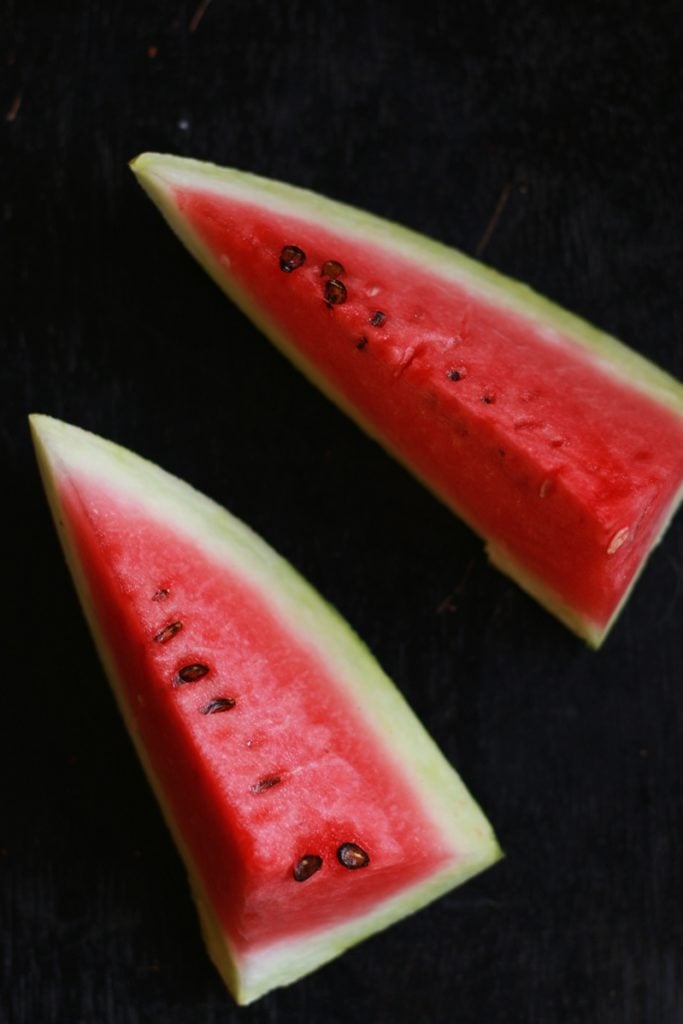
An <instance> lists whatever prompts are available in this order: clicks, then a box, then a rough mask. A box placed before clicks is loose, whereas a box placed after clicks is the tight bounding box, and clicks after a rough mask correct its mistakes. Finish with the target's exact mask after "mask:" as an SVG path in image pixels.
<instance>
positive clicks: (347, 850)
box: [152, 257, 370, 882]
mask: <svg viewBox="0 0 683 1024" xmlns="http://www.w3.org/2000/svg"><path fill="white" fill-rule="evenodd" d="M304 258H305V257H304ZM364 340H365V341H366V342H367V338H366V339H364ZM168 596H169V590H168V589H167V588H165V587H164V588H161V589H159V590H157V591H156V593H155V594H154V595H153V596H152V600H153V601H160V600H166V598H167V597H168ZM182 628H183V623H182V622H181V620H180V619H176V620H174V621H173V622H169V623H168V624H167V625H166V626H164V627H163V629H161V630H159V632H158V633H156V634H155V635H154V641H155V643H158V644H165V643H168V641H169V640H171V639H172V638H173V637H174V636H176V635H177V634H178V633H179V632H180V630H181V629H182ZM208 673H209V666H208V665H205V664H204V663H203V662H192V663H189V664H187V665H184V666H183V667H182V668H181V669H179V670H178V675H177V677H176V679H175V683H176V684H177V685H181V684H184V683H195V682H197V681H198V680H199V679H203V678H204V676H206V675H208ZM235 704H236V701H235V699H234V697H216V698H214V699H213V700H211V701H209V703H208V704H205V705H204V707H203V708H202V709H201V710H202V714H203V715H214V714H218V713H220V712H223V711H229V710H230V709H231V708H234V707H235ZM281 782H282V776H281V775H265V776H263V778H261V779H259V780H258V781H257V782H255V783H254V784H253V785H252V786H251V791H252V793H255V794H259V793H265V792H267V791H268V790H269V789H273V788H274V787H275V786H278V785H279V784H280V783H281ZM337 860H338V861H339V863H340V864H341V865H342V867H345V868H348V870H350V871H357V870H358V869H359V868H364V867H367V866H368V864H369V863H370V856H369V854H368V853H367V852H366V851H365V850H364V849H363V848H362V846H359V845H358V844H357V843H351V842H347V843H342V844H341V846H339V847H338V848H337ZM322 866H323V859H322V857H320V856H319V855H318V854H317V853H306V854H304V856H303V857H300V858H299V860H298V861H297V862H296V864H295V865H294V867H293V869H292V877H293V878H294V880H295V881H296V882H305V881H306V880H307V879H309V878H311V877H312V876H313V875H314V874H316V872H318V871H319V870H320V869H321V867H322Z"/></svg>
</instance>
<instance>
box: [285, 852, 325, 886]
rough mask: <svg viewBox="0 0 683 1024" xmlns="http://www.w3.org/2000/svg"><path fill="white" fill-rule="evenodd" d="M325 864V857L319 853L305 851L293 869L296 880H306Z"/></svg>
mask: <svg viewBox="0 0 683 1024" xmlns="http://www.w3.org/2000/svg"><path fill="white" fill-rule="evenodd" d="M322 866H323V859H322V857H319V856H318V855H317V853H305V854H304V855H303V857H300V858H299V860H298V861H297V862H296V864H295V865H294V867H293V869H292V874H293V875H294V881H295V882H305V881H306V879H307V878H310V877H311V875H314V874H315V873H316V871H320V869H321V867H322Z"/></svg>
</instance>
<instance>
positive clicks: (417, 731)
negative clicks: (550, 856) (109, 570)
mask: <svg viewBox="0 0 683 1024" xmlns="http://www.w3.org/2000/svg"><path fill="white" fill-rule="evenodd" d="M31 427H32V432H33V437H34V443H35V447H36V453H37V457H38V462H39V466H40V470H41V474H42V477H43V481H44V484H45V488H46V492H47V495H48V500H49V502H50V506H51V509H52V512H53V516H54V519H55V523H56V525H57V528H58V531H59V534H60V538H61V541H62V544H63V547H64V551H65V555H66V559H67V562H68V564H69V567H70V569H71V572H72V575H73V578H74V582H75V584H76V587H77V590H78V593H79V597H80V599H81V603H82V605H83V608H84V611H85V614H86V617H87V619H88V622H89V624H90V627H91V629H92V632H93V636H94V638H95V641H96V643H97V646H98V649H99V651H100V654H101V657H102V660H103V663H104V665H105V668H106V671H107V674H108V675H109V678H110V681H111V683H112V686H113V689H114V692H115V694H116V696H117V700H118V702H119V705H120V707H121V710H122V713H123V715H124V718H125V720H126V723H127V725H128V727H129V729H130V731H131V736H132V738H133V740H134V742H135V744H136V747H137V749H138V753H139V755H140V758H141V760H142V763H143V765H144V767H145V770H146V772H147V775H148V777H149V779H150V782H151V784H152V786H153V788H154V790H155V792H156V795H157V797H158V799H159V801H160V803H161V806H162V809H163V811H164V814H165V816H166V819H167V822H168V824H169V826H170V829H171V831H172V833H173V836H174V838H175V840H176V842H177V844H178V847H179V849H180V852H181V854H182V856H183V858H184V860H185V863H186V866H187V869H188V872H189V874H190V881H191V885H192V890H193V893H194V897H195V900H196V902H197V906H198V910H199V914H200V918H201V922H202V928H203V932H204V936H205V939H206V942H207V945H208V948H209V952H210V955H211V957H212V959H213V960H214V962H215V963H216V965H217V967H218V969H219V971H220V972H221V974H222V976H223V978H224V980H225V982H226V984H227V985H228V987H229V988H230V989H231V991H232V992H233V994H234V996H235V998H236V1000H237V1001H238V1002H240V1003H248V1002H251V1001H253V1000H254V999H256V998H258V997H259V996H260V995H263V994H264V993H265V992H267V991H268V990H270V989H271V988H274V987H276V986H279V985H285V984H288V983H290V982H292V981H294V980H296V979H297V978H299V977H301V976H302V975H303V974H306V973H308V972H310V971H312V970H314V969H315V968H316V967H318V966H320V965H321V964H323V963H325V962H326V961H328V960H330V959H332V958H333V957H335V956H337V955H338V954H339V953H341V952H342V951H343V950H344V949H346V948H348V947H349V946H351V945H353V944H354V943H356V942H359V941H360V940H361V939H363V938H365V937H367V936H368V935H370V934H372V933H373V932H376V931H378V930H379V929H382V928H385V927H386V926H387V925H389V924H391V923H392V922H393V921H396V920H398V919H399V918H401V917H404V916H405V915H406V914H408V913H411V912H412V911H414V910H417V909H418V908H420V907H422V906H424V905H425V904H426V903H428V902H430V901H431V900H433V899H435V898H436V897H438V896H440V895H441V894H442V893H444V892H446V891H448V890H449V889H451V888H453V887H455V886H456V885H459V884H461V883H462V882H464V881H465V880H466V879H468V878H469V877H471V876H472V875H474V874H476V873H477V872H479V871H481V870H483V869H484V868H486V867H488V866H489V865H490V864H492V863H494V862H495V861H496V860H497V859H498V858H499V857H500V856H501V852H500V848H499V846H498V844H497V842H496V839H495V837H494V835H493V832H492V830H491V827H490V825H489V824H488V822H487V820H486V818H485V817H484V815H483V813H482V811H481V810H480V808H479V807H478V805H477V804H476V803H475V801H474V800H473V799H472V797H471V796H470V794H469V793H468V791H467V789H466V788H465V786H464V785H463V783H462V781H461V780H460V778H459V776H458V775H457V774H456V772H455V771H454V770H453V768H452V767H451V766H450V765H449V764H448V762H447V761H446V759H445V758H444V757H443V755H442V754H441V752H440V751H439V750H438V748H437V747H436V745H435V744H434V742H433V740H432V739H431V737H430V736H429V735H428V733H427V732H426V731H425V730H424V728H423V727H422V726H421V725H420V723H419V722H418V720H417V719H416V718H415V716H414V715H413V713H412V712H411V710H410V708H409V707H408V705H407V704H406V702H405V701H404V699H403V698H402V696H401V695H400V693H399V692H398V690H397V689H396V687H395V686H394V685H393V683H392V682H391V681H390V680H389V679H388V677H387V676H386V675H385V674H384V672H383V671H382V670H381V668H380V667H379V665H378V664H377V662H376V661H375V659H374V658H373V657H372V655H371V654H370V652H369V651H368V649H367V648H366V647H365V645H364V644H363V643H362V642H361V641H360V639H359V638H358V636H357V635H356V634H355V633H354V632H353V630H352V629H351V628H350V627H349V625H348V624H347V623H346V622H345V621H344V620H343V619H342V618H341V616H340V615H339V614H338V613H337V612H336V611H335V610H334V609H333V608H332V607H331V606H330V605H329V604H328V603H327V602H325V601H324V600H323V599H322V598H321V597H320V595H318V594H317V593H316V592H315V591H314V590H313V589H312V587H310V586H309V584H307V583H306V582H305V580H303V579H302V577H301V576H299V574H298V573H297V572H296V571H295V570H294V569H293V568H292V566H291V565H290V564H289V563H288V562H286V561H285V560H284V559H283V558H281V557H280V556H279V555H277V554H276V553H275V552H274V551H273V550H272V548H270V547H269V546H268V545H267V544H266V543H265V541H263V540H262V539H261V538H260V537H258V536H257V535H256V534H255V533H254V532H253V531H252V530H250V529H249V528H248V527H247V526H246V525H245V524H244V523H242V522H240V521H239V520H238V519H236V518H235V517H234V516H232V515H230V513H228V512H227V511H226V510H225V509H223V508H221V507H220V506H219V505H217V504H216V503H215V502H213V501H211V500H210V499H209V498H206V497H205V496H204V495H202V494H200V493H199V492H198V491H195V490H194V489H193V488H192V487H190V486H189V485H188V484H186V483H183V482H182V481H181V480H178V479H177V478H176V477H173V476H171V475H170V474H168V473H166V472H164V471H163V470H161V469H160V468H159V467H158V466H156V465H154V464H153V463H151V462H147V461H146V460H144V459H142V458H140V457H139V456H137V455H134V454H132V453H131V452H129V451H127V450H125V449H123V448H121V447H119V446H117V445H115V444H113V443H111V442H109V441H105V440H103V439H102V438H99V437H97V436H95V435H93V434H90V433H88V432H86V431H83V430H80V429H79V428H77V427H73V426H69V425H67V424H65V423H62V422H60V421H58V420H54V419H51V418H50V417H47V416H41V415H34V416H32V417H31ZM78 479H82V480H83V479H87V480H89V481H92V482H93V483H96V484H98V485H101V486H103V487H104V488H106V489H107V490H108V491H109V493H111V494H112V496H116V497H117V498H123V499H130V500H131V502H134V503H135V504H136V505H137V506H138V507H141V508H144V509H145V511H146V512H147V513H148V514H149V515H150V516H152V517H155V518H157V519H158V520H159V522H160V523H163V525H164V527H165V528H167V529H168V528H170V529H175V530H177V531H178V532H179V533H181V534H183V535H184V536H185V537H187V538H188V540H191V541H192V543H194V544H196V545H197V546H198V547H200V548H201V549H203V550H204V551H205V552H206V553H207V555H209V556H210V557H211V558H212V559H214V560H215V562H216V564H217V565H225V566H227V567H229V568H230V569H231V570H232V571H234V572H237V573H239V574H240V575H241V576H242V577H243V578H244V579H245V580H247V581H248V582H249V583H251V584H252V585H253V587H254V588H255V589H256V590H257V591H258V592H259V593H260V594H261V595H262V598H263V601H264V602H267V603H268V605H269V607H270V609H271V610H272V612H273V613H274V614H275V615H276V616H277V617H278V618H279V620H280V621H281V622H282V623H283V625H284V626H285V628H286V629H287V630H288V631H290V632H291V633H292V634H293V636H294V637H296V638H297V639H298V640H299V641H303V642H304V643H305V644H306V646H307V647H308V648H309V649H311V650H312V651H313V652H314V653H315V654H316V656H317V657H320V658H321V659H322V660H323V661H324V663H325V664H326V665H327V666H328V668H329V671H330V674H331V675H332V676H333V677H334V678H335V679H336V680H337V681H338V685H339V689H340V698H343V699H344V700H345V701H347V700H349V699H350V700H351V701H353V704H354V706H356V707H357V708H358V709H359V710H360V713H361V714H362V716H363V718H364V719H365V721H366V724H367V727H368V729H369V730H370V732H371V733H372V734H374V735H375V737H376V738H377V742H378V743H379V744H381V747H382V749H383V750H384V751H385V752H386V754H387V756H388V757H389V758H390V759H391V760H392V761H393V763H394V765H395V770H396V771H397V772H399V773H400V774H401V776H402V777H403V778H404V780H405V781H406V783H407V784H408V785H409V787H410V788H411V789H412V791H413V792H414V793H415V794H416V795H417V797H418V799H419V801H420V804H421V806H422V808H423V811H424V813H425V815H426V816H427V818H429V819H431V821H432V822H433V825H434V828H435V829H436V831H437V832H438V834H439V836H440V837H441V838H442V839H443V842H444V845H445V846H447V847H448V848H450V849H451V850H452V857H451V858H450V859H449V860H448V861H447V862H446V864H445V865H443V864H442V865H441V866H440V868H439V869H438V870H437V871H436V872H435V873H434V874H432V875H431V876H430V877H429V878H427V879H424V880H423V881H421V882H419V883H418V884H414V885H411V886H409V887H408V888H406V889H405V890H404V891H402V892H400V893H398V894H397V895H395V896H392V897H391V898H389V899H384V900H382V901H381V902H379V903H378V904H377V905H376V906H375V907H374V908H373V909H372V910H371V911H370V912H368V913H364V914H362V915H360V916H358V917H356V918H354V919H352V920H346V919H345V920H342V921H340V922H339V923H338V924H336V925H334V926H333V927H330V928H326V929H325V930H322V931H318V932H312V933H310V934H308V935H305V934H304V935H300V934H299V935H296V936H294V937H293V938H291V939H288V940H282V941H278V942H275V943H272V944H271V945H268V946H260V947H259V948H258V949H256V950H254V951H253V952H247V953H243V952H240V953H239V954H237V953H236V952H235V950H234V949H232V948H231V943H230V938H229V936H227V935H226V934H225V933H224V931H223V929H222V928H221V925H220V923H219V920H218V918H217V916H216V914H215V913H214V911H213V909H212V907H211V904H210V901H209V900H208V898H207V896H206V892H205V888H204V885H203V881H202V879H201V877H200V876H199V874H198V872H197V870H196V868H195V865H194V864H193V862H192V856H191V854H190V852H189V850H188V848H187V844H186V842H185V840H184V838H183V828H182V822H181V821H175V820H173V817H172V815H171V814H170V811H169V806H168V802H167V801H166V799H165V794H164V792H163V789H162V787H161V786H160V784H159V781H158V779H157V777H156V773H155V769H154V765H153V764H151V763H150V762H149V759H148V757H147V755H146V751H145V747H144V743H143V741H142V739H141V737H140V736H139V735H137V734H136V730H135V728H134V726H133V716H132V713H131V709H129V708H128V707H127V704H126V699H125V696H124V694H125V688H124V686H123V685H122V681H121V680H120V679H119V677H118V673H117V669H116V663H115V658H114V656H113V652H112V651H111V650H110V649H109V645H108V644H107V642H106V640H105V638H104V636H103V632H102V630H101V628H100V626H99V623H98V621H97V616H96V611H95V609H94V607H93V603H92V601H91V599H90V594H89V589H88V585H87V582H86V580H85V576H84V573H83V569H82V567H81V565H80V564H79V559H78V556H77V553H76V547H75V545H74V542H73V539H72V537H71V534H70V529H69V523H68V520H67V517H66V514H65V510H64V508H63V506H62V503H61V501H60V496H59V495H60V488H61V486H62V485H63V484H64V483H66V482H67V481H69V480H73V481H74V482H77V481H78Z"/></svg>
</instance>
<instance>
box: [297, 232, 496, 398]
mask: <svg viewBox="0 0 683 1024" xmlns="http://www.w3.org/2000/svg"><path fill="white" fill-rule="evenodd" d="M305 262H306V253H305V252H304V251H303V249H301V248H299V246H298V245H285V246H283V248H282V249H281V251H280V269H281V270H282V271H284V272H285V273H287V274H290V273H291V272H292V271H293V270H298V268H299V267H302V266H303V265H304V263H305ZM345 273H346V270H345V268H344V265H343V264H342V263H340V262H339V260H334V259H330V260H326V261H325V262H324V263H323V265H322V267H321V268H320V276H321V277H325V278H327V280H326V281H325V286H324V297H325V304H326V306H327V307H328V308H329V309H331V308H332V307H333V306H341V305H343V304H344V303H345V302H346V300H347V298H348V293H347V291H346V285H345V284H344V282H343V281H341V280H340V278H341V276H342V274H345ZM386 319H387V314H386V313H385V312H384V310H381V309H376V310H375V311H374V313H372V314H371V316H370V317H369V319H368V323H370V324H371V325H372V326H373V327H382V326H383V325H384V324H385V323H386ZM367 344H368V339H367V337H366V336H365V335H362V337H361V338H359V340H358V341H357V342H356V348H357V349H358V350H359V351H362V350H363V349H364V348H365V347H366V346H367ZM446 376H447V377H448V379H449V380H452V381H459V380H462V378H463V377H464V376H465V370H464V369H463V368H462V367H457V368H453V369H451V370H448V371H447V373H446ZM481 401H482V403H483V404H484V405H493V404H494V403H495V401H496V396H495V395H492V394H489V393H485V394H483V395H482V396H481Z"/></svg>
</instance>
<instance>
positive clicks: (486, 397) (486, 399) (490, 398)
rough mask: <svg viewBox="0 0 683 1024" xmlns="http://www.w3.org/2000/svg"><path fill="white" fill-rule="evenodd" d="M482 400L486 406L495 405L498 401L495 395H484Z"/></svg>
mask: <svg viewBox="0 0 683 1024" xmlns="http://www.w3.org/2000/svg"><path fill="white" fill-rule="evenodd" d="M481 400H482V402H483V403H484V405H493V403H494V402H495V400H496V396H495V395H482V396H481Z"/></svg>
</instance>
